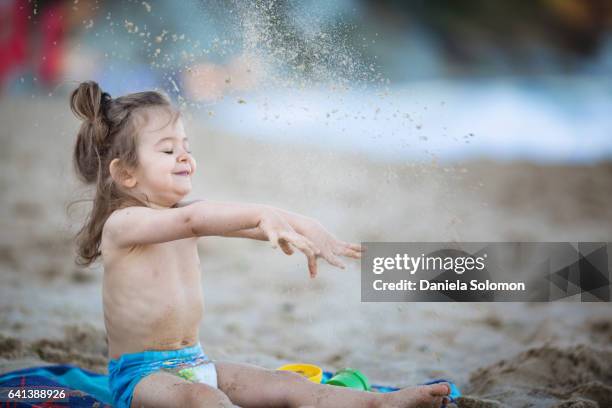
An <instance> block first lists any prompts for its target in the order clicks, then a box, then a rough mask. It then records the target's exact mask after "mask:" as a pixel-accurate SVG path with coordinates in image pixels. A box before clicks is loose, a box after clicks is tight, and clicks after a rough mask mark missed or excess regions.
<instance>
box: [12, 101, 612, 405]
mask: <svg viewBox="0 0 612 408" xmlns="http://www.w3.org/2000/svg"><path fill="white" fill-rule="evenodd" d="M0 123H2V130H1V131H0V132H1V133H0V135H1V142H2V148H1V149H0V158H1V161H0V166H1V168H0V186H1V188H2V195H1V198H0V200H1V202H0V223H1V224H0V227H1V230H0V231H1V232H0V270H1V273H0V372H6V371H10V370H13V369H17V368H21V367H26V366H31V365H35V364H49V363H71V364H77V365H79V366H82V367H85V368H88V369H92V370H94V371H97V372H101V373H103V372H105V371H106V362H107V356H106V352H107V349H106V340H105V333H104V325H103V318H102V301H101V277H102V270H101V269H100V267H99V266H97V267H94V268H90V269H87V270H83V269H81V268H78V267H76V266H75V265H74V263H73V259H74V256H73V255H74V246H73V243H72V234H73V233H74V231H75V230H76V228H77V227H78V226H79V223H80V222H81V218H80V217H82V215H83V210H84V209H85V208H86V206H81V207H78V206H77V207H76V208H74V207H73V211H72V212H70V213H69V214H67V212H66V204H67V203H69V202H70V201H72V200H75V199H79V198H83V197H86V196H87V195H88V190H87V189H86V188H83V187H82V186H80V185H79V184H78V183H77V182H76V181H75V178H74V175H73V173H72V168H71V163H70V157H71V148H72V143H73V141H74V137H75V131H76V128H77V122H76V120H75V119H73V118H72V116H71V113H70V112H69V109H68V105H67V103H66V102H65V99H61V98H57V97H46V96H45V97H37V98H33V99H31V100H30V99H11V100H10V101H9V100H7V99H4V100H3V101H2V104H1V105H0ZM188 133H189V135H190V138H191V139H192V150H193V151H194V154H195V156H196V158H197V160H198V165H199V171H198V172H199V174H198V175H197V176H196V180H195V183H194V185H195V189H194V193H193V195H192V196H193V197H194V198H195V197H207V198H211V199H216V200H236V201H249V202H263V203H268V204H273V205H277V206H280V207H283V208H287V209H290V210H293V211H297V212H301V213H304V214H307V215H310V216H313V217H315V218H317V219H319V220H320V221H321V222H322V223H323V224H324V225H326V226H327V227H328V228H329V229H330V230H331V231H333V232H335V233H336V234H337V235H338V236H339V237H341V238H342V239H345V240H352V241H410V240H413V241H447V240H463V241H470V240H471V241H565V240H567V241H580V240H583V241H587V240H588V241H611V240H612V207H611V206H610V205H609V203H610V202H611V201H612V188H610V186H612V164H611V163H602V164H597V165H593V166H560V165H554V166H539V165H535V164H529V163H517V162H513V163H495V162H487V161H477V162H470V163H461V164H452V165H442V164H436V163H427V164H414V163H394V164H390V163H382V162H375V161H372V160H370V159H368V158H366V157H363V156H359V155H352V154H340V153H332V152H328V151H324V150H316V149H313V148H307V147H303V146H296V145H288V144H287V145H282V144H275V145H273V144H265V143H263V142H256V141H252V140H245V139H243V138H237V137H233V136H232V135H226V134H220V133H218V132H215V131H214V130H211V129H209V128H208V127H207V126H206V122H205V121H204V122H199V121H197V120H195V119H192V120H190V121H189V122H188ZM79 208H80V210H79ZM200 256H201V260H202V271H203V274H204V279H203V281H204V284H203V290H204V294H205V298H206V310H205V318H204V320H203V322H202V323H201V327H200V332H201V341H202V344H203V346H204V348H205V351H206V352H207V353H209V354H210V355H211V356H213V358H215V359H217V360H232V361H238V362H248V363H254V364H259V365H262V366H265V367H269V368H276V367H278V366H280V365H282V364H285V363H289V362H309V363H314V364H318V365H320V366H322V367H324V368H325V369H327V370H331V371H333V370H336V369H340V368H343V367H354V368H357V369H359V370H361V371H362V372H363V373H365V374H366V375H367V376H368V377H369V378H370V380H371V381H372V382H374V383H384V384H392V385H397V386H408V385H414V384H417V383H419V382H423V381H425V380H427V379H430V378H437V377H444V378H450V379H452V380H454V381H455V382H456V383H457V384H458V385H459V387H460V388H461V389H462V390H463V391H464V393H465V397H463V398H462V399H460V401H459V406H462V407H527V406H529V407H551V406H555V407H598V406H599V407H609V406H612V388H611V384H612V313H611V312H612V307H611V306H610V304H609V303H599V304H596V303H592V304H586V303H584V304H583V303H577V302H575V299H569V300H568V301H566V302H557V303H548V304H546V303H534V304H523V303H506V304H486V303H480V304H477V303H465V304H450V303H360V278H359V263H358V262H354V261H350V262H349V264H348V265H349V267H348V268H347V270H344V271H341V270H337V269H333V268H331V267H329V266H322V267H321V271H320V276H319V277H318V278H317V279H315V280H310V279H309V278H308V273H307V269H306V264H305V261H304V259H302V258H301V257H299V256H295V255H294V256H293V257H287V256H284V255H282V254H281V253H280V252H279V251H276V252H275V251H273V250H272V249H270V247H269V246H267V245H265V244H263V243H260V242H253V241H246V240H237V239H224V238H206V239H202V240H201V243H200Z"/></svg>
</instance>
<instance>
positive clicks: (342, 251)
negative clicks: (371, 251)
mask: <svg viewBox="0 0 612 408" xmlns="http://www.w3.org/2000/svg"><path fill="white" fill-rule="evenodd" d="M300 233H301V234H302V235H304V236H305V237H306V238H308V239H310V241H311V242H313V243H314V245H315V246H316V247H317V248H319V249H320V253H319V254H317V257H321V258H323V259H325V260H326V261H327V262H328V263H329V264H331V265H333V266H336V267H338V268H342V269H344V268H346V266H345V265H344V263H343V262H342V261H341V260H340V258H338V257H339V256H347V257H349V258H355V259H360V258H361V254H362V252H363V248H362V247H361V245H359V244H352V243H350V242H344V241H341V240H339V239H337V238H336V237H334V236H333V235H332V234H331V233H330V232H329V231H327V230H326V229H325V227H323V225H321V223H320V222H319V221H316V220H313V219H310V220H309V221H308V222H307V223H305V224H304V225H303V226H301V228H300ZM313 277H314V276H313Z"/></svg>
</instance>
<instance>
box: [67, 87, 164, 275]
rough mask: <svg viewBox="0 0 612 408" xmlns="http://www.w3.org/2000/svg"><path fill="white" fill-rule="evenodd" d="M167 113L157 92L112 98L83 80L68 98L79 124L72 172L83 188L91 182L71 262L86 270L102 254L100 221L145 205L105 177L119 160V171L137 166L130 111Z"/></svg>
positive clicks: (135, 135) (101, 226)
mask: <svg viewBox="0 0 612 408" xmlns="http://www.w3.org/2000/svg"><path fill="white" fill-rule="evenodd" d="M158 106H161V107H166V108H169V109H172V107H171V104H170V101H169V100H168V98H167V97H166V96H164V95H163V94H161V93H159V92H139V93H133V94H128V95H125V96H121V97H119V98H116V99H113V98H111V96H110V95H109V94H108V93H106V92H103V91H102V89H100V86H99V85H98V84H97V83H96V82H94V81H87V82H82V83H81V84H80V85H79V87H78V88H77V89H75V90H74V91H73V92H72V94H71V95H70V108H71V109H72V112H74V114H75V115H76V116H77V117H78V118H79V119H82V120H83V123H82V124H81V128H80V129H79V132H78V135H77V140H76V144H75V146H74V154H73V161H74V168H75V171H76V173H77V175H78V176H79V178H80V179H81V180H82V181H83V182H85V183H86V184H95V189H96V191H95V196H94V198H93V207H92V209H91V213H90V214H89V216H88V218H87V221H86V222H85V224H84V225H83V227H81V229H80V230H79V232H78V233H77V235H76V241H77V247H78V248H77V259H76V263H77V264H79V265H83V266H88V265H90V264H91V263H93V262H94V261H95V260H96V259H97V258H98V257H99V256H100V254H101V252H100V241H101V239H102V229H103V227H104V223H105V222H106V220H107V219H108V217H109V216H110V215H111V214H112V212H113V211H115V210H117V209H119V208H124V207H129V206H147V205H146V204H145V202H143V201H142V200H140V199H138V198H136V197H134V196H132V195H131V194H129V193H127V192H126V191H124V190H123V189H122V188H121V187H120V186H119V185H117V184H116V183H115V181H114V180H113V178H112V177H111V174H110V168H109V165H110V162H111V161H112V160H113V159H119V163H121V167H122V168H129V169H134V168H136V167H137V165H138V156H137V141H138V139H137V136H138V132H137V129H136V126H135V123H134V118H135V113H136V112H137V111H138V110H140V109H142V108H147V107H158Z"/></svg>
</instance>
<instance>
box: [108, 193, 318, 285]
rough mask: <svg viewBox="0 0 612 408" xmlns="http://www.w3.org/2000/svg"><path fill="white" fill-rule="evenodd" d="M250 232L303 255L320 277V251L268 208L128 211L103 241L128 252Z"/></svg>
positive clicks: (115, 216) (202, 205)
mask: <svg viewBox="0 0 612 408" xmlns="http://www.w3.org/2000/svg"><path fill="white" fill-rule="evenodd" d="M250 229H258V230H260V231H261V234H263V236H265V237H266V239H267V240H268V241H270V242H271V243H272V245H273V247H277V246H280V247H281V249H282V250H283V251H284V252H285V253H292V252H293V249H292V248H291V246H293V247H295V248H297V249H298V250H300V251H302V252H303V253H304V254H305V255H306V257H307V258H308V266H309V269H310V273H311V275H314V274H316V255H318V253H319V250H318V249H317V248H316V247H315V246H314V244H313V243H312V242H311V241H310V240H309V239H308V238H306V237H305V236H303V235H301V234H299V233H297V232H296V231H295V230H294V229H293V228H292V227H291V225H290V224H289V223H288V222H287V221H286V220H285V219H284V218H283V217H282V216H281V215H280V214H279V213H278V212H277V211H275V210H274V209H272V208H271V207H268V206H265V205H258V204H237V203H220V202H212V201H204V200H201V201H196V202H193V203H190V204H188V205H185V206H175V207H174V208H168V209H152V208H148V207H128V208H124V209H121V210H117V211H115V212H114V213H112V214H111V216H110V217H109V218H108V220H107V221H106V224H105V225H104V231H103V240H104V241H105V242H110V243H112V244H113V246H116V247H123V248H127V247H131V246H134V245H147V244H157V243H162V242H168V241H174V240H178V239H184V238H193V237H201V236H210V235H220V236H223V235H227V234H232V233H235V232H237V231H241V230H250Z"/></svg>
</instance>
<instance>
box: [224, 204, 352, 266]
mask: <svg viewBox="0 0 612 408" xmlns="http://www.w3.org/2000/svg"><path fill="white" fill-rule="evenodd" d="M270 208H271V209H272V210H274V211H276V212H277V213H279V214H280V215H281V216H282V217H283V218H284V219H285V220H286V221H287V222H288V223H289V224H290V225H291V227H292V228H293V229H294V230H295V231H296V232H297V233H298V234H300V235H303V236H305V237H306V238H308V239H309V240H310V241H312V242H313V244H314V245H315V247H317V248H318V249H319V250H320V253H319V254H318V255H317V257H321V258H323V259H325V260H326V261H327V262H328V263H330V264H331V265H334V266H336V267H338V268H342V269H344V268H345V265H344V263H343V262H342V261H341V260H340V258H338V256H347V257H350V258H355V259H360V258H361V254H362V252H363V248H362V247H361V245H359V244H352V243H349V242H344V241H341V240H339V239H337V238H336V237H334V236H333V235H332V234H331V233H330V232H329V231H327V230H326V229H325V227H323V225H322V224H321V223H320V222H318V221H317V220H315V219H313V218H310V217H306V216H304V215H300V214H296V213H292V212H289V211H286V210H281V209H280V208H273V207H270ZM223 236H226V237H239V238H250V239H258V240H266V239H267V238H266V235H265V234H264V233H263V231H261V230H260V229H259V228H249V229H244V230H239V231H233V232H230V233H227V234H224V235H223ZM283 250H284V249H283ZM292 252H293V251H291V249H290V248H289V250H285V253H287V254H288V255H291V253H292Z"/></svg>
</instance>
